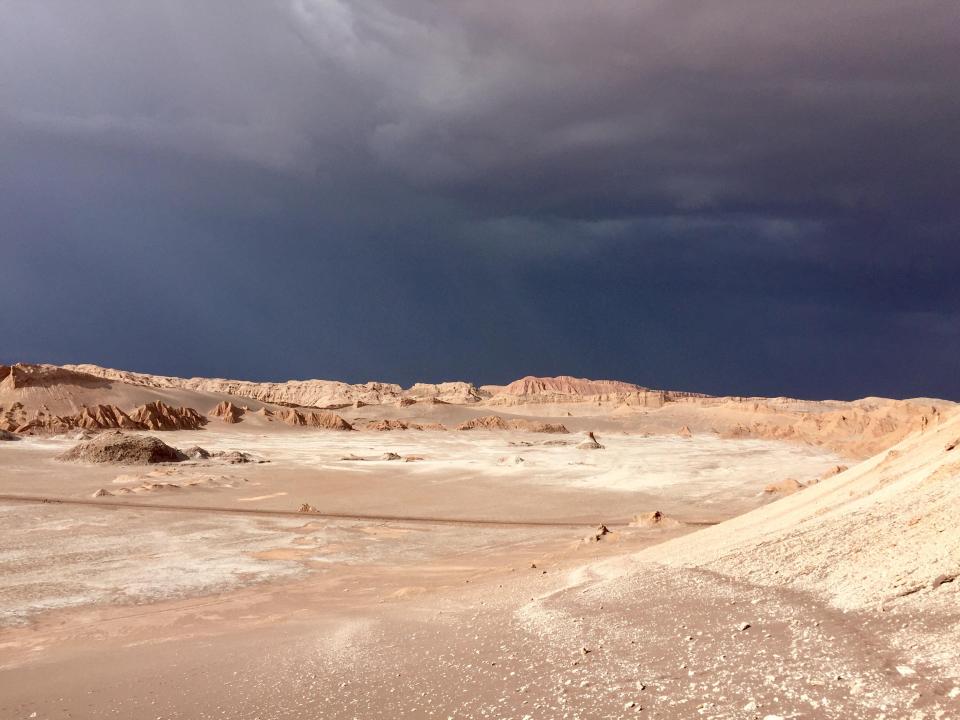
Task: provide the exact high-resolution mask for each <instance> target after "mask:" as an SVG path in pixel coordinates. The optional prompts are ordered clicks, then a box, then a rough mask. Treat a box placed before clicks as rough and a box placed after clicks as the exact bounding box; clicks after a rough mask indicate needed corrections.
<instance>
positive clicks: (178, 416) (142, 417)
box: [131, 401, 207, 430]
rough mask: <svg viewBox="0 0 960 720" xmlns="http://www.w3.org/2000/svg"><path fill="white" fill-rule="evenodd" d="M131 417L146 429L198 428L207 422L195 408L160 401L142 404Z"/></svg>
mask: <svg viewBox="0 0 960 720" xmlns="http://www.w3.org/2000/svg"><path fill="white" fill-rule="evenodd" d="M131 417H132V418H133V420H134V421H135V422H137V423H139V424H140V426H141V427H142V428H143V429H145V430H198V429H199V428H201V427H203V426H204V425H205V424H206V422H207V419H206V418H205V417H204V416H203V415H201V414H200V413H198V412H197V411H196V410H194V409H193V408H188V407H179V408H173V407H171V406H169V405H167V404H166V403H164V402H159V401H158V402H151V403H147V404H146V405H141V406H140V407H138V408H137V409H136V410H134V411H133V414H132V415H131Z"/></svg>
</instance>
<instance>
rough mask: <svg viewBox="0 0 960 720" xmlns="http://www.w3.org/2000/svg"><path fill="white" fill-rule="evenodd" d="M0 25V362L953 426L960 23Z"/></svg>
mask: <svg viewBox="0 0 960 720" xmlns="http://www.w3.org/2000/svg"><path fill="white" fill-rule="evenodd" d="M2 7H3V9H2V13H3V16H4V17H3V22H0V152H2V158H3V161H2V165H0V193H2V194H0V213H2V214H0V220H2V222H0V241H2V243H3V245H4V247H3V251H4V257H5V258H6V263H4V264H3V265H0V280H2V281H3V284H2V286H0V287H2V289H0V299H2V300H3V302H4V304H5V306H6V307H11V306H13V305H17V306H18V307H20V308H23V309H22V310H21V312H20V313H18V314H16V316H15V317H14V316H8V317H7V319H6V320H4V321H2V322H3V324H2V326H0V329H2V330H3V337H4V343H3V345H4V350H3V353H2V354H3V356H4V357H2V358H0V359H6V360H12V359H19V358H20V357H28V359H37V360H44V359H50V360H66V359H78V360H83V359H90V360H96V361H99V362H103V363H106V364H114V365H129V366H131V367H134V368H143V369H148V370H155V371H169V372H181V373H194V372H196V373H200V372H206V373H212V374H218V375H225V374H234V375H238V374H240V375H252V376H261V377H262V376H272V377H277V376H284V375H310V376H317V375H327V376H341V377H344V378H346V379H352V380H358V379H364V378H365V377H366V376H376V377H383V378H386V379H398V380H402V381H405V382H406V381H411V380H413V379H418V378H420V379H423V378H438V377H451V376H468V377H470V378H472V379H477V380H505V379H509V378H510V377H511V376H513V375H516V374H519V373H522V372H527V371H530V372H543V373H547V372H549V373H554V372H573V373H582V374H587V375H617V376H621V377H625V378H628V379H634V380H637V381H640V382H646V383H649V384H654V385H667V384H673V385H677V386H685V387H692V388H702V389H705V390H711V391H718V392H723V391H729V392H750V391H752V392H761V391H763V392H771V393H774V392H792V393H798V394H813V395H823V394H834V395H852V394H865V393H868V392H877V393H880V392H885V393H889V394H917V393H929V394H953V395H960V378H958V377H957V373H956V370H955V369H954V368H953V365H952V364H951V363H950V362H949V361H947V360H946V359H945V358H946V357H948V355H949V354H950V353H951V352H952V353H954V354H955V352H956V350H957V349H960V290H958V289H957V287H958V286H957V283H955V282H954V278H955V277H956V274H957V272H958V271H960V250H958V247H957V245H958V244H957V234H958V229H960V211H958V205H957V202H956V197H957V192H958V190H960V130H958V128H960V87H958V75H957V73H956V71H955V65H956V63H955V58H956V57H958V56H960V40H958V36H957V34H956V31H955V28H956V27H958V25H960V9H958V6H957V5H956V3H952V2H917V3H911V4H904V3H901V2H892V1H887V0H869V1H868V0H856V1H854V2H847V3H834V2H821V1H820V0H814V1H812V2H807V3H786V2H783V3H770V2H759V1H756V2H747V1H744V0H739V1H734V2H727V3H707V2H684V1H682V0H681V1H679V2H678V1H673V2H649V1H648V2H644V1H642V0H636V1H634V2H599V3H559V2H549V3H548V2H539V1H531V2H522V3H516V2H483V3H472V2H453V1H451V2H443V3H433V2H414V1H408V2H395V3H378V2H349V3H348V2H337V1H336V0H290V1H289V2H280V1H277V2H261V1H256V2H255V1H253V0H250V1H247V2H243V1H241V2H237V1H235V0H234V1H231V2H205V3H179V2H165V3H145V2H142V3H141V2H133V3H131V2H105V1H101V2H93V3H83V4H79V3H71V2H53V1H38V0H33V1H31V2H8V3H6V4H5V5H3V6H2ZM68 294H69V297H71V298H72V297H74V296H75V294H80V295H84V294H86V297H85V300H84V302H83V303H80V304H77V303H76V302H73V301H70V300H68V299H67V298H68ZM120 297H122V298H123V301H122V302H123V304H122V307H120V306H118V304H117V303H116V302H113V300H116V299H117V298H120ZM92 317H96V318H98V320H97V321H96V322H94V321H92V320H91V318H92ZM145 317H148V318H150V319H151V323H152V327H153V329H154V331H155V332H160V333H161V334H162V335H163V336H164V337H167V338H177V341H176V342H173V343H165V344H164V347H163V348H161V349H158V348H157V347H156V344H155V343H154V342H152V340H153V335H152V334H151V332H150V331H149V330H148V329H147V327H145V326H144V325H143V323H142V320H143V318H145ZM100 318H106V319H105V320H99V319H100ZM110 323H117V324H118V330H117V331H114V332H107V331H105V330H104V329H103V328H104V325H105V324H110ZM258 345H259V346H262V349H260V350H257V349H256V347H257V346H258ZM438 347H440V348H443V352H442V353H438V352H437V350H436V349H437V348H438ZM905 348H913V350H911V351H909V352H908V351H907V350H906V349H905ZM277 351H279V352H280V354H281V356H282V357H279V358H278V357H277ZM228 357H229V358H231V359H229V360H227V359H224V358H228ZM862 368H867V370H866V371H865V370H863V369H862Z"/></svg>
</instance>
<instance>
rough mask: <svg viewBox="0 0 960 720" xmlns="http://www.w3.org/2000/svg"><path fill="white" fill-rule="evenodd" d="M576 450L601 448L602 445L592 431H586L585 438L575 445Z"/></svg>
mask: <svg viewBox="0 0 960 720" xmlns="http://www.w3.org/2000/svg"><path fill="white" fill-rule="evenodd" d="M577 449H578V450H603V445H601V444H600V441H599V440H597V436H596V435H594V434H593V433H592V432H588V433H587V439H586V440H584V441H583V442H582V443H580V444H579V445H577Z"/></svg>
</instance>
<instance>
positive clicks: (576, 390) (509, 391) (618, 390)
mask: <svg viewBox="0 0 960 720" xmlns="http://www.w3.org/2000/svg"><path fill="white" fill-rule="evenodd" d="M644 390H649V388H645V387H641V386H640V385H634V384H633V383H628V382H621V381H620V380H587V379H585V378H575V377H571V376H569V375H558V376H557V377H534V376H533V375H527V376H526V377H523V378H520V379H519V380H514V381H513V382H512V383H510V384H509V385H506V386H504V387H503V389H502V390H501V391H500V392H499V393H498V394H502V395H567V396H573V397H581V396H584V395H618V394H626V393H635V392H642V391H644Z"/></svg>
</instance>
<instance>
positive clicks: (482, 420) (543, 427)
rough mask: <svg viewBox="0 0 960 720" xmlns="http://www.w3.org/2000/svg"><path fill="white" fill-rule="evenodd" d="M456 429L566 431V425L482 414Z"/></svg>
mask: <svg viewBox="0 0 960 720" xmlns="http://www.w3.org/2000/svg"><path fill="white" fill-rule="evenodd" d="M457 430H521V431H524V432H540V433H567V432H570V431H569V430H567V428H566V427H564V426H563V425H561V424H559V423H547V422H537V421H534V420H504V419H503V418H502V417H500V416H499V415H484V416H482V417H476V418H473V419H472V420H467V421H466V422H462V423H460V424H459V425H457Z"/></svg>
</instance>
